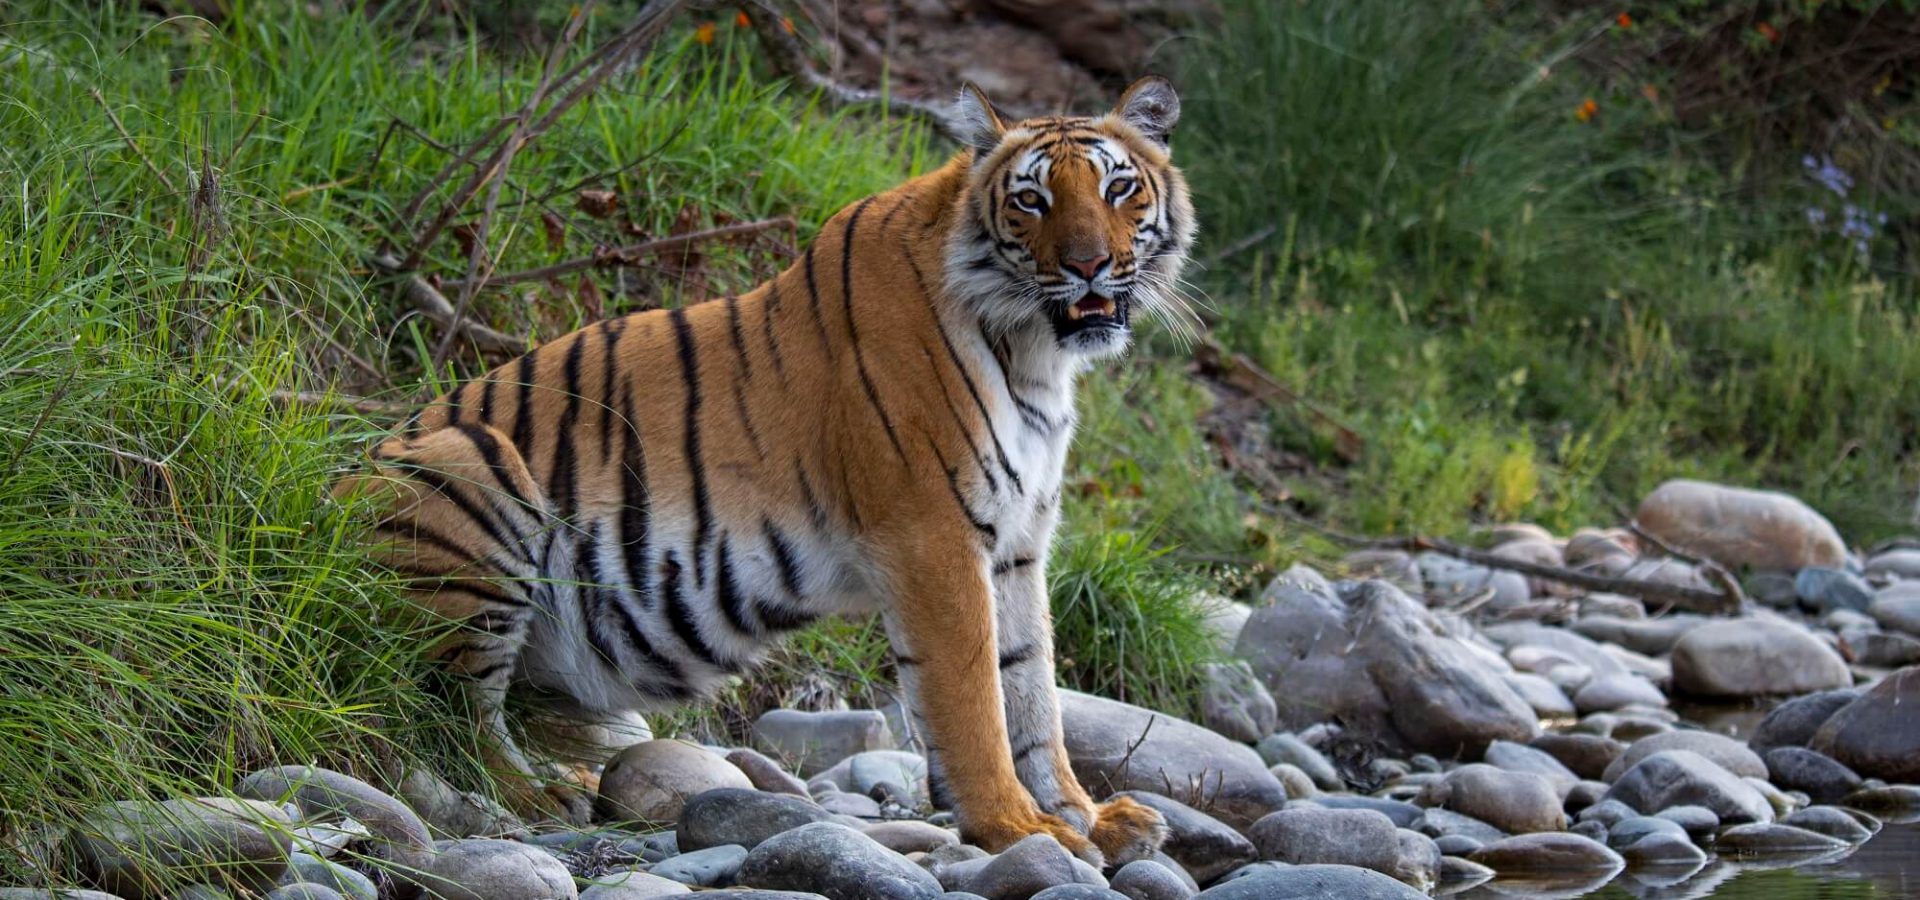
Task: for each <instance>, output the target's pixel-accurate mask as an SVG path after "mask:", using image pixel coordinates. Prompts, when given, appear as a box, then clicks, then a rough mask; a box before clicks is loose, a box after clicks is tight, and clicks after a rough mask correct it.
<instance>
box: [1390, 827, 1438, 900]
mask: <svg viewBox="0 0 1920 900" xmlns="http://www.w3.org/2000/svg"><path fill="white" fill-rule="evenodd" d="M1399 836H1400V859H1399V860H1398V861H1397V862H1395V863H1394V865H1393V868H1392V869H1391V870H1390V871H1388V872H1387V874H1388V875H1392V876H1393V877H1394V878H1395V879H1397V880H1399V881H1402V882H1405V883H1406V884H1410V885H1413V886H1414V887H1417V888H1419V889H1421V890H1423V891H1427V890H1432V889H1433V887H1434V886H1435V885H1437V884H1439V883H1440V845H1438V844H1436V843H1434V841H1433V838H1430V837H1427V836H1426V835H1424V834H1421V833H1420V832H1417V831H1410V830H1408V829H1405V828H1402V829H1400V832H1399Z"/></svg>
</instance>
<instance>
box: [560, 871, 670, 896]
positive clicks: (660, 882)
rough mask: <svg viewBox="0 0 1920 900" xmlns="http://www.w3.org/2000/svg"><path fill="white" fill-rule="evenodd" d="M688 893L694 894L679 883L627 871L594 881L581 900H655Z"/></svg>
mask: <svg viewBox="0 0 1920 900" xmlns="http://www.w3.org/2000/svg"><path fill="white" fill-rule="evenodd" d="M688 893H692V889H691V888H689V887H687V886H686V885H684V884H681V883H680V882H678V881H673V880H670V879H666V878H661V877H659V876H657V875H650V874H648V873H646V872H640V871H635V870H627V871H621V872H609V873H607V874H605V875H602V876H600V877H598V878H595V879H593V883H591V884H588V885H587V886H586V888H584V889H582V890H581V891H580V900H655V898H658V897H675V896H679V895H681V894H688Z"/></svg>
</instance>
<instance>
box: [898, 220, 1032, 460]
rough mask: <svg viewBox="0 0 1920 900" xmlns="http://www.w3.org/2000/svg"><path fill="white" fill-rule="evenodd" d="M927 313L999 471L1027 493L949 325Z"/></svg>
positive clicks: (921, 281)
mask: <svg viewBox="0 0 1920 900" xmlns="http://www.w3.org/2000/svg"><path fill="white" fill-rule="evenodd" d="M900 251H901V255H902V256H904V257H905V258H906V261H907V268H908V269H910V270H912V272H913V280H914V281H915V282H916V283H917V284H918V286H919V288H920V293H921V295H922V296H925V297H929V298H931V297H932V296H933V294H932V293H931V292H929V291H928V289H927V281H926V276H925V275H923V274H922V273H921V272H920V264H919V263H917V262H915V261H914V259H913V252H912V251H911V250H910V249H909V248H908V247H907V245H906V242H905V241H904V240H902V241H901V244H900ZM927 310H928V312H929V313H930V314H931V315H932V317H933V328H934V330H935V331H937V332H939V334H940V343H941V344H942V345H944V346H945V347H946V348H947V359H948V360H950V361H952V363H953V367H954V369H955V370H956V371H958V372H959V373H960V383H961V384H964V385H966V388H967V396H969V397H972V398H973V408H974V409H977V410H979V411H980V421H981V422H982V423H983V424H985V425H986V427H987V437H988V438H989V439H991V440H992V442H993V455H994V458H995V459H996V460H997V461H998V462H999V463H1000V471H1002V472H1004V473H1005V474H1006V476H1007V481H1008V482H1010V483H1011V484H1012V485H1013V492H1014V493H1016V494H1024V493H1026V488H1025V487H1023V486H1022V485H1021V483H1020V473H1019V472H1016V471H1014V469H1013V461H1012V460H1010V459H1008V458H1007V448H1006V446H1005V445H1003V444H1001V443H1000V431H999V429H997V428H994V427H993V416H992V415H991V414H989V413H988V412H987V404H986V401H985V400H982V399H981V398H980V387H979V385H976V384H974V382H973V375H972V373H970V372H968V371H967V365H966V363H964V362H962V361H961V360H960V351H959V350H957V349H955V348H954V346H953V338H951V337H949V336H948V335H947V326H946V323H944V322H942V321H940V314H939V313H938V312H935V311H934V310H933V306H932V304H929V305H928V307H927Z"/></svg>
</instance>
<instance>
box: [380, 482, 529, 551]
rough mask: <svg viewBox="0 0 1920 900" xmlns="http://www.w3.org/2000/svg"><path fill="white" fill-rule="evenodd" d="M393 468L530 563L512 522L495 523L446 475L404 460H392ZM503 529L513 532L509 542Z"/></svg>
mask: <svg viewBox="0 0 1920 900" xmlns="http://www.w3.org/2000/svg"><path fill="white" fill-rule="evenodd" d="M393 465H394V466H395V467H396V468H401V469H405V470H406V471H407V473H408V476H409V477H411V478H413V479H414V480H416V481H420V482H423V483H425V484H426V485H427V486H428V487H430V488H433V490H434V491H435V492H436V493H438V494H439V495H440V496H442V497H445V498H447V500H448V502H451V503H452V504H453V505H454V506H457V507H459V508H460V512H461V513H463V514H464V515H466V517H467V518H469V519H472V520H473V521H474V523H475V524H477V525H479V526H480V529H481V530H482V531H485V532H486V533H487V537H489V538H492V539H493V542H494V543H495V544H498V545H499V546H500V547H502V548H503V549H507V550H509V551H512V550H514V549H515V548H517V549H518V550H519V555H517V556H515V558H517V559H522V560H526V561H528V562H531V561H532V560H531V558H530V557H528V556H526V555H525V554H526V553H527V544H526V539H525V538H524V537H522V536H521V535H520V534H519V532H518V531H517V530H515V529H514V528H513V525H512V523H510V522H507V521H505V520H504V519H500V520H496V519H495V518H494V517H493V516H491V515H489V514H488V513H487V512H483V511H481V509H480V507H479V506H478V505H477V504H475V503H474V502H473V500H472V499H470V498H468V497H467V495H465V494H463V493H460V492H459V491H456V490H454V489H453V483H452V482H451V481H449V480H448V479H447V478H446V476H444V475H441V474H440V473H439V472H435V471H433V470H432V469H429V468H426V467H425V466H422V465H419V464H418V463H410V462H406V461H404V460H401V461H396V462H394V463H393ZM503 526H504V527H505V528H506V529H507V530H508V531H513V532H514V534H513V538H512V539H511V540H509V539H508V537H507V535H506V534H504V533H502V532H501V528H502V527H503Z"/></svg>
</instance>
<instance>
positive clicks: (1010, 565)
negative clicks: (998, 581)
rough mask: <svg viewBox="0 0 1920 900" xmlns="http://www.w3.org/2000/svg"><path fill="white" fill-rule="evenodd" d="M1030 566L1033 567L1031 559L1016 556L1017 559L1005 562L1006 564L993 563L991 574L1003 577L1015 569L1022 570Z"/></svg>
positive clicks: (1029, 557)
mask: <svg viewBox="0 0 1920 900" xmlns="http://www.w3.org/2000/svg"><path fill="white" fill-rule="evenodd" d="M1030 565H1033V557H1031V556H1017V557H1014V558H1013V559H1010V560H1007V561H1006V562H998V563H994V564H993V574H995V575H1005V574H1007V573H1008V572H1011V571H1013V570H1015V569H1024V568H1026V567H1028V566H1030Z"/></svg>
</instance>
